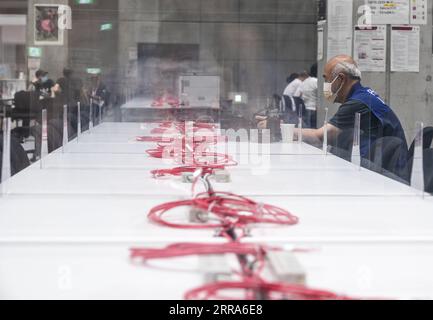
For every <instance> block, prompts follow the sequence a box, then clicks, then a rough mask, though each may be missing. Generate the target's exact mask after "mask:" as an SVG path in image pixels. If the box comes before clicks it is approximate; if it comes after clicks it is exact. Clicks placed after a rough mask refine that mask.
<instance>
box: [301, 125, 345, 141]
mask: <svg viewBox="0 0 433 320" xmlns="http://www.w3.org/2000/svg"><path fill="white" fill-rule="evenodd" d="M325 130H327V131H328V141H335V140H336V139H337V136H338V135H339V134H340V132H341V130H340V129H338V128H337V127H335V126H333V125H332V124H329V123H328V124H327V125H326V128H325V126H323V127H321V128H319V129H302V139H303V140H304V141H305V142H308V143H312V144H314V143H317V142H323V137H324V136H325ZM295 140H298V130H295Z"/></svg>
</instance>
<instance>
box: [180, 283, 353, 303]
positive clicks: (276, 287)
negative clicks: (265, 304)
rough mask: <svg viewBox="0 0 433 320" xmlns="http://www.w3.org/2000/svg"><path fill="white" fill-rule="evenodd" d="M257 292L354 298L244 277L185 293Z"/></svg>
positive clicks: (191, 296)
mask: <svg viewBox="0 0 433 320" xmlns="http://www.w3.org/2000/svg"><path fill="white" fill-rule="evenodd" d="M236 290H240V291H241V292H242V293H243V294H242V295H241V296H235V297H233V296H223V295H220V294H221V292H222V291H228V292H229V293H232V294H233V291H236ZM257 294H259V295H260V296H261V297H262V298H263V299H267V300H274V299H281V300H353V299H354V298H351V297H348V296H345V295H339V294H336V293H333V292H330V291H325V290H316V289H311V288H308V287H306V286H302V285H295V284H288V283H279V282H276V283H274V282H266V281H263V280H261V279H260V278H245V279H243V280H242V281H224V282H215V283H210V284H206V285H204V286H201V287H198V288H195V289H192V290H189V291H188V292H187V293H186V294H185V299H186V300H208V299H216V300H234V299H236V300H237V299H240V298H244V299H245V300H255V299H257Z"/></svg>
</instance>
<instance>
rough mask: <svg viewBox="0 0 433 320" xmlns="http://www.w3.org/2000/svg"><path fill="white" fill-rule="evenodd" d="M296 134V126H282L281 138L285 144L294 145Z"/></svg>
mask: <svg viewBox="0 0 433 320" xmlns="http://www.w3.org/2000/svg"><path fill="white" fill-rule="evenodd" d="M294 134H295V125H294V124H281V136H282V138H283V142H284V143H292V142H293V136H294Z"/></svg>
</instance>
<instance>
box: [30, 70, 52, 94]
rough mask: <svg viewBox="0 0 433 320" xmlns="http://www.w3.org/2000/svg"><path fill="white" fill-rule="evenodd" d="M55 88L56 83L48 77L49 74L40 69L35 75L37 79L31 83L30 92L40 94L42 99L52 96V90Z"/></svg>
mask: <svg viewBox="0 0 433 320" xmlns="http://www.w3.org/2000/svg"><path fill="white" fill-rule="evenodd" d="M53 87H54V81H53V80H51V79H50V78H49V77H48V72H46V71H44V70H41V69H39V70H38V71H36V73H35V78H34V79H33V81H32V82H30V85H29V88H28V91H31V92H38V93H39V94H40V96H41V97H42V98H48V97H50V96H51V88H53Z"/></svg>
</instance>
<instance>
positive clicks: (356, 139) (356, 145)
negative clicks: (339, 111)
mask: <svg viewBox="0 0 433 320" xmlns="http://www.w3.org/2000/svg"><path fill="white" fill-rule="evenodd" d="M351 162H352V163H353V164H354V165H355V166H357V167H361V114H360V113H356V114H355V122H354V127H353V144H352V156H351Z"/></svg>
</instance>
